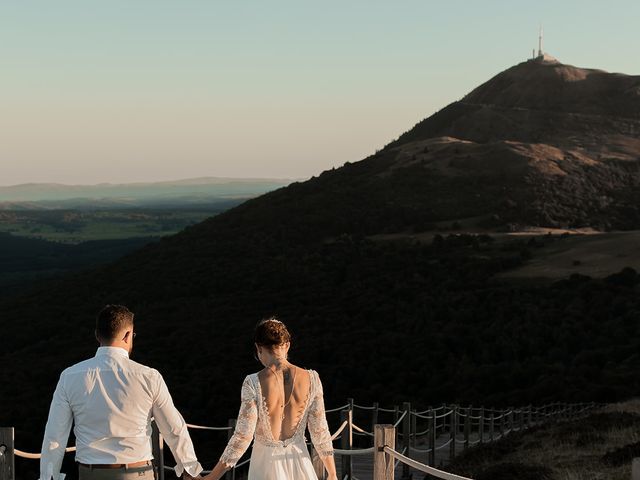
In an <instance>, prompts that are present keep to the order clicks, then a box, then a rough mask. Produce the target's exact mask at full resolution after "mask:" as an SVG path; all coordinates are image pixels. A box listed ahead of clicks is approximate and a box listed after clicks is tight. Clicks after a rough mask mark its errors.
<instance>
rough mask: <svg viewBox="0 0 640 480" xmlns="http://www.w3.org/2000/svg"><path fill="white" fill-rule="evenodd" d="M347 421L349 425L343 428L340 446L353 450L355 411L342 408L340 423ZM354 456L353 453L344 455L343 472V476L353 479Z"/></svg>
mask: <svg viewBox="0 0 640 480" xmlns="http://www.w3.org/2000/svg"><path fill="white" fill-rule="evenodd" d="M345 421H346V422H347V426H346V427H345V428H344V430H342V437H341V442H340V448H342V449H343V450H351V449H352V448H353V437H352V435H353V411H352V410H341V411H340V425H342V424H343V423H344V422H345ZM352 460H353V457H352V456H351V455H342V474H341V478H345V476H346V477H347V478H348V479H349V480H351V472H352V467H353V461H352Z"/></svg>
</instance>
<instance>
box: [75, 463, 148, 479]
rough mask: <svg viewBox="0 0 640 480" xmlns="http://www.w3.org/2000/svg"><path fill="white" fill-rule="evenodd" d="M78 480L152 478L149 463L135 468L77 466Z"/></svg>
mask: <svg viewBox="0 0 640 480" xmlns="http://www.w3.org/2000/svg"><path fill="white" fill-rule="evenodd" d="M78 471H79V473H80V476H79V478H80V480H154V478H155V475H154V473H153V467H152V466H151V465H148V466H144V467H136V468H127V469H125V468H89V467H85V466H83V465H79V466H78Z"/></svg>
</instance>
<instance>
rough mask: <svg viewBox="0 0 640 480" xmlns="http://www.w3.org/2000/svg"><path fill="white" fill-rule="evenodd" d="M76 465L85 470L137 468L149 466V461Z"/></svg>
mask: <svg viewBox="0 0 640 480" xmlns="http://www.w3.org/2000/svg"><path fill="white" fill-rule="evenodd" d="M78 464H79V465H80V466H82V467H85V468H139V467H146V466H151V460H144V461H142V462H135V463H94V464H92V465H90V464H87V463H80V462H78Z"/></svg>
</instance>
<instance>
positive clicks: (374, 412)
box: [371, 402, 380, 432]
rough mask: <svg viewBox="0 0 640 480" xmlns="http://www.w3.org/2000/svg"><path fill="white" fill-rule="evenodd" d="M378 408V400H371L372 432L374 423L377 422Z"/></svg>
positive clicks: (374, 427) (374, 426)
mask: <svg viewBox="0 0 640 480" xmlns="http://www.w3.org/2000/svg"><path fill="white" fill-rule="evenodd" d="M379 408H380V404H379V403H378V402H373V410H372V411H371V431H372V432H373V431H374V430H375V429H376V425H377V424H378V409H379Z"/></svg>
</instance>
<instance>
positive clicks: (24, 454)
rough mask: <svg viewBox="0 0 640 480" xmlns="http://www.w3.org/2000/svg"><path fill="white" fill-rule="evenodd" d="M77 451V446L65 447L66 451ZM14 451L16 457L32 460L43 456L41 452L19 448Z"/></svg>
mask: <svg viewBox="0 0 640 480" xmlns="http://www.w3.org/2000/svg"><path fill="white" fill-rule="evenodd" d="M75 451H76V447H67V448H65V449H64V452H65V453H69V452H75ZM13 453H14V454H15V456H16V457H21V458H28V459H30V460H38V459H39V458H41V457H42V454H41V453H29V452H23V451H22V450H18V449H17V448H14V449H13Z"/></svg>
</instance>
